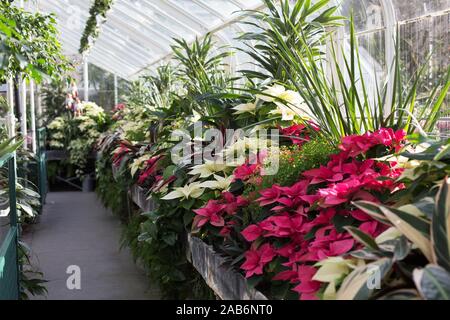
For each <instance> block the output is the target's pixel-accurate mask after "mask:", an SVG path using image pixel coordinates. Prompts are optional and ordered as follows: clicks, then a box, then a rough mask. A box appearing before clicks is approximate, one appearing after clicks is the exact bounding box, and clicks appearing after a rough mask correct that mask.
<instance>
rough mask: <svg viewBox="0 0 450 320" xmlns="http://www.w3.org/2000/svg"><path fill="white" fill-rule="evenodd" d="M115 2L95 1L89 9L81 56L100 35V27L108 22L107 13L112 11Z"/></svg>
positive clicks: (81, 45) (82, 38) (81, 44)
mask: <svg viewBox="0 0 450 320" xmlns="http://www.w3.org/2000/svg"><path fill="white" fill-rule="evenodd" d="M113 1H114V0H95V1H94V4H93V5H92V7H91V8H90V9H89V15H90V16H89V18H88V20H87V22H86V27H85V28H84V31H83V35H82V36H81V40H80V49H79V50H78V51H79V52H80V53H81V54H82V53H84V52H86V51H87V50H88V49H89V47H90V46H91V44H92V43H93V42H94V41H95V39H97V37H98V36H99V34H100V25H101V24H102V23H105V22H106V13H107V12H108V11H109V9H111V7H112V4H113Z"/></svg>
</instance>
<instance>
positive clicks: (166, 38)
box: [26, 0, 264, 80]
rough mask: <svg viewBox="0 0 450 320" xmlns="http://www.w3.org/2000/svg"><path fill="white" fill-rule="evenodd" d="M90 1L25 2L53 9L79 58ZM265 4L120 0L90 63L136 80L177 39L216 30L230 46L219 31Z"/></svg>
mask: <svg viewBox="0 0 450 320" xmlns="http://www.w3.org/2000/svg"><path fill="white" fill-rule="evenodd" d="M91 4H92V1H91V0H35V1H32V2H31V1H30V2H28V4H27V5H26V6H27V7H28V9H31V10H36V11H40V12H43V13H54V14H55V16H56V19H57V23H58V29H59V30H60V33H61V34H60V41H61V43H62V46H63V49H64V53H65V54H66V55H68V56H71V57H77V56H78V60H80V59H81V58H80V57H79V54H78V48H79V45H80V38H81V35H82V33H83V30H84V27H85V24H86V21H87V19H88V17H89V8H90V6H91ZM263 7H264V5H263V1H262V0H115V1H114V3H113V6H112V9H111V10H110V11H108V13H107V21H106V23H104V24H102V25H101V32H100V35H99V37H98V39H97V40H96V41H95V43H94V45H93V47H92V48H91V50H90V51H89V53H88V61H89V62H90V63H93V64H95V65H97V66H98V67H100V68H102V69H105V70H107V71H109V72H112V73H114V74H116V75H118V76H119V77H121V78H123V79H126V80H132V79H136V78H137V77H138V76H139V75H141V74H142V73H144V72H147V71H148V70H151V69H152V68H154V67H155V66H157V65H159V64H160V63H162V62H164V61H165V60H167V59H168V58H169V57H170V55H171V52H172V50H171V45H173V44H175V42H174V40H173V38H184V39H186V40H187V41H188V42H190V41H193V40H195V37H202V36H204V35H205V34H206V33H208V32H215V33H216V37H218V38H219V40H220V41H221V42H224V43H227V44H229V43H230V41H231V40H232V39H230V38H228V37H227V36H226V35H223V34H221V33H220V30H222V29H224V28H227V27H229V26H230V25H231V24H232V23H233V22H235V21H237V20H239V19H240V18H242V17H243V15H244V14H245V12H244V11H243V10H254V9H261V8H263Z"/></svg>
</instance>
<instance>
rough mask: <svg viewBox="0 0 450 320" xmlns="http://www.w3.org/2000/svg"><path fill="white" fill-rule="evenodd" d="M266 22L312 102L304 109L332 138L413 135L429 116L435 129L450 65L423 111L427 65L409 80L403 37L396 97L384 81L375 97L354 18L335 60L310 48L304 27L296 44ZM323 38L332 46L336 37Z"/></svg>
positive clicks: (299, 87) (274, 24)
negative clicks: (380, 132)
mask: <svg viewBox="0 0 450 320" xmlns="http://www.w3.org/2000/svg"><path fill="white" fill-rule="evenodd" d="M330 17H331V16H330ZM266 22H267V25H268V26H267V29H268V31H267V32H270V34H271V39H272V40H271V41H272V42H273V45H271V47H272V48H274V51H276V55H277V57H278V59H279V60H280V61H282V63H283V66H284V69H285V71H286V74H287V75H288V77H289V78H288V79H289V82H290V83H291V84H292V85H293V87H294V88H295V90H296V91H298V92H299V94H300V95H301V96H302V98H303V100H304V101H305V103H306V104H307V108H308V109H309V110H304V111H305V112H306V113H308V114H309V115H310V116H311V117H312V118H313V120H314V121H315V122H316V123H317V124H318V125H319V126H320V128H321V129H322V131H321V132H322V133H323V134H324V135H326V136H327V137H328V138H329V139H331V140H332V141H335V142H336V141H339V139H340V138H341V137H343V136H346V135H351V134H360V133H362V132H366V131H374V130H376V129H378V128H381V127H389V128H396V129H400V128H404V129H405V130H407V131H408V133H412V132H413V131H414V130H415V129H416V128H417V127H418V122H417V120H416V118H415V117H418V118H420V119H424V123H423V127H424V128H425V130H430V129H432V128H433V126H434V124H435V123H436V121H437V119H438V116H439V110H440V108H441V106H442V104H443V101H444V100H445V96H446V94H447V92H448V90H449V87H450V69H449V71H448V73H447V77H446V78H445V79H444V80H443V83H442V86H439V85H437V86H435V89H433V90H432V94H431V95H430V97H429V99H428V101H427V102H426V106H427V107H426V108H424V109H422V111H421V112H418V111H417V109H416V106H417V102H416V94H417V88H418V85H419V83H420V79H421V78H422V77H421V76H422V74H423V72H424V70H425V67H426V66H427V65H426V64H425V65H424V66H423V67H422V68H420V69H419V70H417V71H416V73H415V75H414V76H413V77H412V79H410V80H409V81H404V79H403V74H402V72H401V71H400V56H399V55H400V51H399V43H398V41H397V47H396V52H395V57H396V59H395V61H394V63H393V66H392V72H393V74H394V81H393V83H392V95H391V96H388V94H389V85H390V84H384V85H383V86H382V87H380V86H379V85H378V84H377V85H376V94H375V97H373V96H372V95H371V94H370V93H369V91H368V86H367V83H366V80H365V79H364V76H363V71H362V66H361V59H360V56H359V46H358V42H357V36H356V32H355V29H354V24H353V21H350V39H349V52H347V51H344V48H343V47H339V48H336V47H334V46H333V45H332V47H331V52H330V56H331V58H326V57H323V56H318V55H317V52H316V50H315V49H314V47H313V48H310V47H309V45H308V43H309V42H310V41H311V40H310V36H309V35H308V34H307V33H305V32H304V31H303V30H301V29H300V30H298V31H295V32H296V35H297V37H298V42H299V45H298V46H291V45H289V42H288V41H287V40H286V37H285V35H284V34H283V32H282V30H280V27H279V23H278V22H277V21H276V20H275V21H274V20H270V19H267V20H266ZM323 40H328V41H329V42H330V43H331V44H333V41H332V40H333V39H332V35H330V36H328V37H325V38H323ZM323 44H324V45H325V43H323ZM341 51H342V58H341V57H340V56H341V54H340V53H341ZM325 66H327V68H329V69H331V70H336V73H337V76H333V77H332V78H331V79H330V77H329V75H328V73H327V71H326V70H325ZM404 83H407V84H408V85H407V86H406V87H405V86H403V85H402V84H404ZM389 99H390V100H389Z"/></svg>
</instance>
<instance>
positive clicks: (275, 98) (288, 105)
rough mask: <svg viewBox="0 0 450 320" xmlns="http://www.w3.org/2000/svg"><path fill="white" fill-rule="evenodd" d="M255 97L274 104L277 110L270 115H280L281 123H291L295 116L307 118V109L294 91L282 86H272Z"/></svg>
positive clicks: (300, 97)
mask: <svg viewBox="0 0 450 320" xmlns="http://www.w3.org/2000/svg"><path fill="white" fill-rule="evenodd" d="M257 97H258V99H261V100H263V101H266V102H274V103H275V104H276V106H277V109H275V110H272V111H271V112H270V113H271V114H281V119H282V120H283V121H292V120H294V117H295V116H298V117H301V118H306V119H307V118H309V107H308V105H307V104H306V103H305V100H303V98H302V96H301V95H300V94H299V93H298V92H296V91H293V90H286V89H285V88H284V87H283V86H281V85H278V84H274V85H273V86H271V87H269V88H267V89H266V90H264V91H263V94H261V95H257ZM280 100H281V101H280Z"/></svg>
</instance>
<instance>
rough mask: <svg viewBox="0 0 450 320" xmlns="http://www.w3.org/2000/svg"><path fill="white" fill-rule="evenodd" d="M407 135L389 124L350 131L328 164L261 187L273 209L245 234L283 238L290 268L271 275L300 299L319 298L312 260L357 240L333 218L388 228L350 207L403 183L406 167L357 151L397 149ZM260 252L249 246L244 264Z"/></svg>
mask: <svg viewBox="0 0 450 320" xmlns="http://www.w3.org/2000/svg"><path fill="white" fill-rule="evenodd" d="M403 140H404V133H403V132H402V131H398V132H394V131H393V130H391V129H380V130H378V131H376V132H374V133H367V134H364V135H361V136H350V137H346V138H344V139H343V142H342V145H341V146H340V149H341V152H340V153H339V154H337V155H332V156H331V157H330V161H329V162H328V164H327V165H326V166H321V167H320V168H318V169H313V170H309V171H306V172H304V173H303V178H301V179H300V181H298V182H297V183H295V184H294V185H292V186H288V187H282V186H279V185H273V186H272V187H271V188H269V189H265V190H262V191H260V195H261V197H259V198H258V199H257V201H258V202H259V204H260V205H261V206H264V207H269V208H270V210H271V211H272V212H275V214H274V215H271V216H269V217H267V218H266V219H264V220H262V221H261V222H259V223H257V224H253V225H249V226H247V227H246V228H245V229H244V230H243V231H242V235H243V237H244V238H245V239H246V240H247V241H249V242H251V243H261V242H262V243H263V244H272V243H273V242H277V243H279V242H280V241H282V242H284V243H285V244H284V245H283V246H281V247H280V248H279V249H277V250H276V251H275V253H274V256H275V255H278V256H280V257H282V258H285V259H286V261H285V262H284V263H283V266H285V267H287V268H288V269H287V270H285V271H283V272H281V273H279V274H277V275H276V276H275V277H274V278H273V280H278V281H289V282H290V283H292V284H294V285H295V287H294V288H293V290H294V291H296V292H298V293H299V295H300V297H301V299H315V298H317V297H316V293H317V291H318V290H319V289H320V282H317V281H313V280H312V278H313V276H314V274H315V273H316V269H315V268H314V267H313V266H312V264H313V263H315V262H317V261H321V260H323V259H326V258H328V257H335V256H342V255H346V254H348V253H349V252H350V251H351V250H353V249H355V248H357V247H358V246H359V245H358V244H357V243H356V242H355V240H354V239H353V237H352V236H351V235H350V234H349V233H348V232H346V231H343V230H340V231H338V229H337V227H336V226H335V224H334V220H335V217H336V216H337V215H340V216H342V217H343V219H354V220H353V221H355V222H354V223H356V224H359V228H360V230H362V231H364V232H365V233H367V234H369V235H371V236H373V237H376V236H377V235H379V234H381V233H382V232H383V231H384V230H385V229H386V226H385V225H383V224H381V223H380V222H378V221H375V220H373V219H372V218H370V217H369V216H368V215H366V214H365V213H363V212H361V211H360V210H358V209H356V208H354V207H352V205H351V202H352V201H355V200H369V201H374V202H378V201H379V200H378V198H377V196H378V195H380V194H382V193H385V194H389V193H391V192H392V191H394V190H395V189H396V188H399V187H401V186H399V185H398V184H396V183H395V179H396V178H397V177H398V176H399V175H400V174H401V172H402V170H400V169H397V168H394V166H395V163H384V162H380V161H375V160H373V159H364V158H363V157H362V160H361V159H358V157H359V156H363V155H365V153H366V152H367V151H368V150H370V149H372V148H373V147H375V146H378V145H382V146H386V147H388V148H389V149H390V150H391V151H394V150H399V148H400V147H401V146H402V142H403ZM380 178H383V179H380ZM311 186H313V187H311ZM256 256H257V255H256V253H255V250H254V249H250V250H249V251H248V255H247V254H246V262H245V263H244V265H245V266H246V268H243V269H244V270H246V271H247V270H248V266H249V265H252V263H254V261H255V259H256V258H255V257H256ZM258 266H259V267H260V265H258ZM258 272H259V269H258ZM251 275H253V273H249V272H247V273H246V276H247V277H250V276H251Z"/></svg>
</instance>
